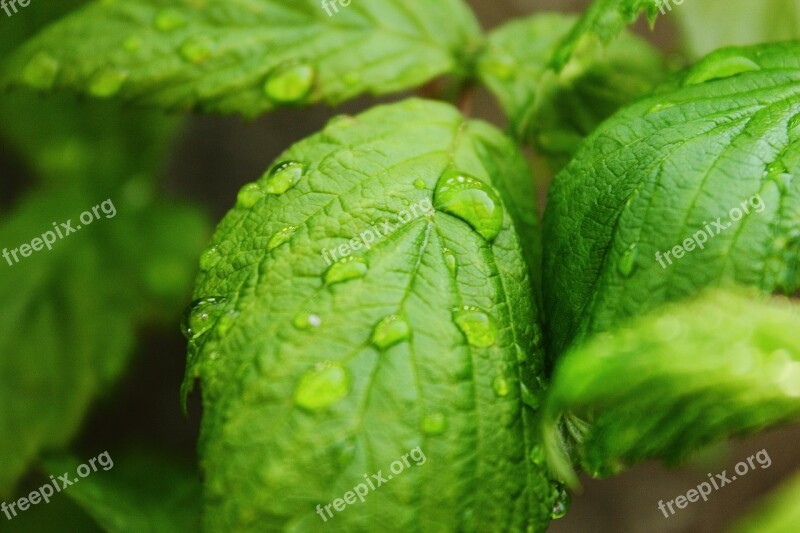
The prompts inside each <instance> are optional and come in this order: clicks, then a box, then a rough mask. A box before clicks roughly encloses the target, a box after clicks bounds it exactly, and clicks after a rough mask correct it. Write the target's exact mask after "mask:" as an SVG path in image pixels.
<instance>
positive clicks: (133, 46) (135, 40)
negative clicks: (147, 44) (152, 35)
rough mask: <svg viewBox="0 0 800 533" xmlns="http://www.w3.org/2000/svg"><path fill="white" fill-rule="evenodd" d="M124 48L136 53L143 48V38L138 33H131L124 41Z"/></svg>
mask: <svg viewBox="0 0 800 533" xmlns="http://www.w3.org/2000/svg"><path fill="white" fill-rule="evenodd" d="M122 49H123V50H125V51H126V52H130V53H132V54H133V53H135V52H138V51H139V50H141V49H142V39H141V37H139V36H137V35H131V36H129V37H128V38H127V39H125V40H124V41H122Z"/></svg>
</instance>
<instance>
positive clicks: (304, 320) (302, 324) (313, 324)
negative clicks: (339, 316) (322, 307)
mask: <svg viewBox="0 0 800 533" xmlns="http://www.w3.org/2000/svg"><path fill="white" fill-rule="evenodd" d="M292 324H293V325H294V327H296V328H297V329H301V330H306V329H310V328H318V327H320V326H321V325H322V318H321V317H320V316H319V315H315V314H309V313H298V314H297V315H295V317H294V318H293V319H292Z"/></svg>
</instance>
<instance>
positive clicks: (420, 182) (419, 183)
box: [414, 178, 426, 189]
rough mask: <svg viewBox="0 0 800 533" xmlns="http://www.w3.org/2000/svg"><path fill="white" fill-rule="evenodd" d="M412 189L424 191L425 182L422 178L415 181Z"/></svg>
mask: <svg viewBox="0 0 800 533" xmlns="http://www.w3.org/2000/svg"><path fill="white" fill-rule="evenodd" d="M414 187H416V188H417V189H424V188H425V187H426V185H425V180H423V179H422V178H417V179H415V180H414Z"/></svg>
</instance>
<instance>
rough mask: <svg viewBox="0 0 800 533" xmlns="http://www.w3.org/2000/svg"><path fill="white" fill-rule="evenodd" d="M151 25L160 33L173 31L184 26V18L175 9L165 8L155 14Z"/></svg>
mask: <svg viewBox="0 0 800 533" xmlns="http://www.w3.org/2000/svg"><path fill="white" fill-rule="evenodd" d="M153 24H154V26H155V27H156V29H158V30H160V31H173V30H177V29H180V28H183V27H184V26H186V18H184V16H183V14H182V13H181V12H180V11H178V10H177V9H172V8H167V9H162V10H161V11H159V12H158V14H156V18H155V20H154V22H153Z"/></svg>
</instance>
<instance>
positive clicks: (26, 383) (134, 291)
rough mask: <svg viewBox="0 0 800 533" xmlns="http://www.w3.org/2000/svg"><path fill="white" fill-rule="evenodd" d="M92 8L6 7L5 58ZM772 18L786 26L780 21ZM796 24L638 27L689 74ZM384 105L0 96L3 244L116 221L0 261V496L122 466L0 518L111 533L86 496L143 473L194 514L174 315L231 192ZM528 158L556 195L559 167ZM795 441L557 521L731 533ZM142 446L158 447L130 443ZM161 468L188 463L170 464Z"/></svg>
mask: <svg viewBox="0 0 800 533" xmlns="http://www.w3.org/2000/svg"><path fill="white" fill-rule="evenodd" d="M84 3H86V2H85V1H83V0H60V1H59V2H32V3H31V4H30V5H29V6H28V7H26V8H24V9H23V10H21V11H20V12H19V13H18V14H16V15H15V16H13V17H5V16H2V15H0V57H5V56H7V55H8V53H9V52H10V51H11V50H13V49H14V48H15V47H16V46H18V45H19V44H21V43H22V42H24V41H25V40H26V39H27V38H28V37H30V36H32V35H33V34H35V33H36V31H37V30H38V29H39V28H41V27H42V26H43V25H45V24H46V23H48V22H49V21H51V20H54V19H57V18H59V17H60V16H62V15H63V14H65V13H67V12H69V11H70V10H72V9H75V8H76V7H78V6H80V5H82V4H84ZM588 3H589V2H588V1H586V0H540V1H534V0H471V1H469V4H470V5H471V6H472V7H473V8H474V9H475V11H476V12H477V14H478V17H479V18H480V20H481V22H482V24H483V25H484V27H485V28H487V29H490V28H494V27H496V26H498V25H499V24H501V23H503V22H505V21H507V20H508V19H511V18H514V17H522V16H525V15H528V14H530V13H533V12H535V11H562V12H564V11H566V12H576V13H578V12H580V11H582V10H583V9H585V7H586V5H587V4H588ZM776 12H778V13H782V14H784V16H781V17H778V18H777V19H776V17H775V15H774V13H776ZM776 20H777V21H778V23H777V25H776ZM798 28H800V2H797V0H764V1H763V2H761V3H759V5H758V6H757V7H754V5H753V3H752V2H745V0H724V1H723V0H687V1H686V2H684V4H683V5H681V6H677V5H674V6H673V10H672V12H670V13H668V15H667V16H666V17H663V18H660V19H659V20H658V22H657V23H656V26H655V28H654V31H652V32H651V31H650V29H649V28H648V27H647V24H646V23H645V22H643V21H640V23H639V24H637V26H636V32H637V33H638V34H640V35H641V36H643V37H644V38H646V39H647V40H649V41H650V42H651V43H652V44H653V45H654V47H655V48H657V49H658V50H660V51H661V53H663V54H664V56H665V58H666V62H667V64H670V65H681V64H684V63H686V62H688V61H690V60H692V59H694V58H696V57H699V56H700V55H702V54H704V53H706V52H708V51H710V50H712V49H714V48H716V47H717V46H719V45H720V44H721V43H725V44H750V43H755V42H759V41H764V40H781V39H788V38H800V34H798V31H799V30H798ZM394 99H396V97H393V98H384V99H381V100H394ZM375 102H376V99H373V98H360V99H357V100H355V101H351V102H348V103H346V104H344V105H343V106H341V107H339V108H337V109H336V110H335V111H334V110H331V109H329V108H327V107H324V106H315V107H313V108H312V109H310V110H279V111H277V112H274V113H271V114H269V115H267V116H264V117H261V118H259V119H257V120H254V121H250V122H246V121H244V120H242V119H239V118H235V117H226V118H222V117H214V116H188V117H182V116H177V115H168V114H164V113H162V112H159V111H150V110H142V109H130V108H127V107H123V106H120V105H118V104H116V103H114V102H105V101H97V100H88V99H85V98H78V97H75V96H72V95H57V96H42V95H35V94H30V93H24V92H18V93H17V92H15V93H7V94H0V184H2V186H1V187H0V191H2V192H1V193H0V246H2V247H9V248H14V247H16V246H18V245H20V244H22V243H24V242H30V240H31V239H32V238H34V237H35V236H37V235H40V234H41V233H43V232H44V231H47V230H48V229H50V227H51V224H52V222H61V221H66V220H67V219H73V220H74V219H76V218H77V216H78V215H79V214H80V213H81V212H82V211H84V210H86V209H88V208H91V207H92V206H94V205H97V204H99V203H100V202H102V201H104V200H106V199H112V200H113V202H114V204H115V206H116V209H117V216H116V217H115V218H114V219H113V220H104V219H101V220H100V221H98V222H96V223H95V224H94V225H92V227H91V228H86V229H84V230H83V231H81V232H78V233H76V234H74V235H70V236H69V238H68V239H67V240H66V241H65V242H61V241H58V242H57V243H56V245H55V247H54V249H53V250H52V251H49V252H44V251H43V252H39V253H37V254H34V255H32V256H31V257H29V258H27V259H24V260H23V261H22V262H20V263H19V264H16V265H14V266H8V265H7V264H0V301H2V303H0V324H2V329H0V373H1V374H2V376H3V377H2V382H0V406H2V407H1V408H0V501H2V500H5V501H10V500H11V499H12V498H15V497H19V496H22V495H25V494H27V493H29V492H30V491H31V490H32V489H33V488H36V487H38V486H40V485H41V484H42V483H44V481H46V480H47V477H48V476H49V475H50V474H56V475H57V474H60V473H61V472H63V471H64V470H66V468H67V467H66V466H65V465H69V464H74V462H73V463H70V461H74V460H73V459H69V458H65V457H63V456H58V457H53V456H52V455H51V454H52V453H57V452H63V451H65V450H68V451H69V452H70V453H71V455H72V456H73V457H75V458H77V459H78V461H79V462H80V461H82V460H85V459H88V458H90V457H94V456H96V455H97V454H98V453H100V452H102V451H105V450H108V451H109V453H110V454H111V456H112V457H114V458H115V463H116V464H118V465H120V466H119V467H117V468H116V469H115V470H112V471H111V472H112V473H113V474H114V477H111V478H109V479H108V480H107V481H106V484H105V485H103V483H101V482H100V481H98V484H97V486H92V485H86V486H84V487H83V488H80V489H79V488H72V489H70V491H68V492H69V493H70V494H69V495H70V498H65V497H60V498H59V497H55V498H53V501H52V502H51V503H50V504H49V505H38V506H35V507H33V508H32V510H29V511H27V512H25V513H22V514H21V516H19V517H18V518H16V519H15V520H14V521H12V522H8V523H6V521H5V518H4V517H3V516H0V530H2V531H7V530H8V531H50V530H53V531H55V530H68V531H94V530H101V527H100V526H98V524H102V525H103V527H105V528H109V527H114V525H113V521H112V522H109V520H111V519H110V518H109V517H107V516H103V515H102V513H99V514H98V513H95V514H94V516H92V517H90V516H88V515H87V514H86V513H84V511H82V510H81V509H80V508H79V506H78V505H76V504H75V503H73V501H77V502H81V501H86V500H92V499H94V500H95V505H93V506H92V507H94V508H95V509H96V508H98V505H97V500H98V499H101V500H102V498H103V497H104V495H110V496H108V497H112V498H113V495H114V494H115V491H117V490H124V489H123V488H121V487H123V486H124V483H123V480H125V479H128V478H130V479H134V478H135V479H136V480H138V481H141V479H142V478H141V476H136V475H135V474H136V473H137V472H155V474H154V475H153V476H152V479H151V482H150V485H149V486H147V487H145V488H146V489H147V490H145V491H144V492H147V491H149V492H150V493H151V494H152V493H156V492H158V491H159V488H163V487H166V486H169V487H171V488H172V489H175V490H174V491H173V494H172V496H174V497H173V498H172V499H173V500H174V501H173V502H172V503H173V505H174V506H175V508H178V507H182V508H184V509H188V510H191V503H192V500H197V499H198V497H197V492H196V491H197V487H194V486H182V485H180V483H179V482H176V483H175V484H171V483H170V481H169V480H170V479H171V475H172V473H173V471H174V469H176V468H178V469H180V468H184V470H189V469H191V468H192V466H191V465H193V464H194V463H195V442H196V439H197V434H198V421H199V418H200V407H199V402H198V401H197V395H195V396H194V397H193V401H192V402H191V403H190V407H189V416H188V418H184V417H183V415H182V413H181V409H180V403H179V398H178V389H179V384H180V382H181V380H182V378H183V371H184V362H185V345H184V342H183V339H182V337H181V335H180V332H179V327H178V324H179V322H180V317H181V312H182V309H183V308H184V307H185V305H186V304H187V303H188V300H189V298H190V294H191V285H192V282H193V279H194V276H195V273H196V264H197V257H198V256H199V254H200V251H201V250H202V248H203V246H204V245H205V243H206V242H207V240H208V238H209V237H210V234H211V230H212V228H213V225H214V223H215V221H218V220H219V219H220V218H221V216H222V215H223V214H224V213H225V212H226V211H227V210H228V209H229V208H230V207H231V206H232V205H233V204H234V202H235V198H236V193H237V191H238V189H239V188H240V187H241V186H242V185H244V184H245V183H248V182H250V181H252V180H253V179H254V178H255V177H257V176H259V175H261V173H262V172H263V171H264V170H265V169H266V168H267V166H268V165H269V163H270V162H271V161H272V160H273V159H274V158H275V157H276V156H277V155H278V154H279V153H280V152H281V151H283V150H284V149H285V148H286V147H288V146H289V145H291V144H292V143H294V142H296V141H298V140H300V139H302V138H304V137H306V136H308V135H309V134H311V133H314V132H316V131H318V130H319V129H321V128H322V126H323V125H324V124H325V122H326V121H327V120H328V119H329V118H331V117H332V116H333V115H334V114H338V113H341V112H355V111H358V110H361V109H364V108H366V107H368V106H370V105H373V104H374V103H375ZM589 111H591V110H589ZM472 114H473V115H474V116H477V117H479V118H485V119H487V120H490V121H492V122H494V123H496V124H501V125H502V124H505V120H504V119H503V114H502V113H501V111H500V107H499V105H498V104H497V103H495V101H494V100H493V99H492V97H491V96H490V95H489V93H488V92H487V91H485V90H479V92H478V93H477V95H476V99H475V103H474V106H473V109H472ZM560 119H561V118H559V117H553V120H560ZM511 126H512V127H513V126H514V125H513V124H512V125H511ZM531 157H532V159H533V162H534V166H535V169H536V174H537V182H538V183H539V184H540V188H541V189H542V190H543V189H544V187H545V186H546V183H547V182H548V181H549V177H550V170H549V169H548V167H547V166H546V165H545V164H544V163H543V161H542V160H539V159H538V158H537V157H536V156H533V155H532V156H531ZM543 201H544V195H541V197H540V202H543ZM3 263H5V262H4V261H3ZM798 438H800V427H789V428H784V429H782V430H778V431H773V432H770V433H768V434H764V435H760V436H758V437H755V438H751V439H748V440H746V441H743V442H738V443H732V444H730V445H729V446H722V447H716V448H714V449H711V450H706V451H705V452H704V453H701V454H698V455H697V457H696V459H695V460H694V461H693V462H692V463H690V464H689V465H688V466H686V467H684V468H682V469H679V470H667V469H665V468H663V467H661V466H660V465H657V464H653V463H648V464H645V465H642V466H639V467H636V468H634V469H632V470H630V471H628V472H626V473H624V474H623V475H621V476H618V477H616V478H613V479H608V480H603V481H593V480H590V479H584V480H582V482H583V486H584V489H585V490H584V493H583V494H580V495H576V496H575V498H574V502H573V505H572V509H571V511H570V513H569V514H568V515H567V517H566V518H564V519H562V520H560V521H558V522H556V523H554V524H553V526H552V528H551V530H552V531H556V532H567V531H645V530H647V531H649V532H651V533H659V532H684V531H685V532H689V531H700V530H702V531H717V530H720V529H721V528H723V527H724V526H726V525H728V524H730V523H731V522H732V521H733V520H734V519H735V518H736V517H737V516H739V515H740V514H741V511H742V509H743V508H745V507H747V506H749V505H750V504H751V503H756V502H757V500H758V499H759V496H760V495H762V494H763V493H764V492H766V491H767V490H769V489H771V488H773V487H775V486H777V485H779V484H780V482H781V481H782V480H783V479H785V478H787V476H788V475H789V474H790V473H791V472H793V471H795V470H796V469H797V468H798V466H800V450H798V449H797V446H796V445H795V443H796V442H797V439H798ZM728 448H729V449H728ZM762 448H766V449H767V450H768V451H769V453H770V456H771V457H772V460H773V466H772V468H770V469H769V470H765V471H758V472H757V473H754V474H751V475H750V476H748V477H747V478H746V479H743V480H741V481H739V482H738V483H736V484H734V485H732V486H730V487H728V488H727V489H726V491H725V493H724V494H722V493H720V494H715V495H714V498H712V499H710V501H709V502H707V503H705V504H703V505H702V506H700V505H696V506H690V507H689V508H688V509H685V510H683V511H682V512H681V513H679V514H678V515H676V516H674V517H671V518H670V519H664V518H663V516H662V515H661V513H660V511H659V510H658V508H657V507H656V503H657V502H658V501H659V500H661V499H670V498H672V497H674V496H675V495H677V494H680V493H682V492H685V491H686V490H687V489H688V488H690V487H693V486H695V485H696V484H697V483H698V479H702V478H705V472H707V471H719V470H721V469H723V468H725V466H724V465H725V464H729V463H730V462H731V461H733V462H735V461H737V460H739V459H741V458H743V457H746V456H748V455H750V454H752V453H754V452H755V451H757V450H760V449H762ZM140 449H148V450H156V451H154V452H152V453H149V454H143V453H142V452H140V451H132V450H140ZM123 457H124V458H128V459H129V460H123ZM164 457H170V458H171V460H170V462H173V460H174V461H177V464H178V465H183V466H182V467H181V466H177V467H174V466H169V467H168V466H166V464H167V462H166V460H165V459H164ZM42 458H46V460H45V462H44V464H42V463H41V462H40V461H41V460H42ZM123 464H126V465H127V466H122V465H123ZM174 477H175V478H176V479H177V478H179V477H180V476H179V474H178V473H175V476H174ZM162 480H163V483H162ZM176 487H177V489H176ZM785 490H786V493H785V494H784V495H782V496H779V497H783V498H788V497H791V495H792V492H791V491H792V490H794V491H795V493H796V488H794V487H789V488H788V489H785ZM144 492H143V493H144ZM162 494H163V491H162ZM786 494H788V496H787V495H786ZM160 500H162V499H161V498H159V497H156V498H149V499H147V498H145V499H142V500H141V501H140V502H139V503H140V505H141V507H140V508H139V509H130V510H129V511H130V513H132V514H135V513H137V512H138V513H141V512H148V511H147V510H148V509H150V510H154V509H157V508H158V507H159V505H160V504H161V503H163V502H162V501H160ZM99 507H100V508H102V505H100V506H99ZM189 514H190V513H189ZM176 520H177V521H176V522H175V527H176V528H179V527H187V524H188V523H189V521H190V520H191V517H190V516H184V515H181V516H179V517H178V518H176ZM181 520H183V522H181Z"/></svg>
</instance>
